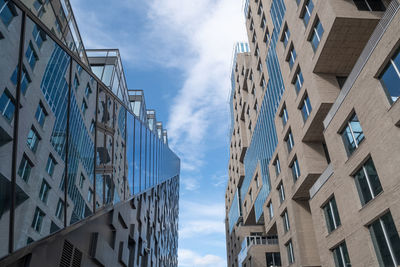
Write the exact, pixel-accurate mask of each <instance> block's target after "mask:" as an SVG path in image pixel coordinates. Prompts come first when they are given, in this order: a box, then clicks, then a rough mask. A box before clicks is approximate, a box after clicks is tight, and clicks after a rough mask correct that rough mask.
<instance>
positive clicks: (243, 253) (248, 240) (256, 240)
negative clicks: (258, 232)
mask: <svg viewBox="0 0 400 267" xmlns="http://www.w3.org/2000/svg"><path fill="white" fill-rule="evenodd" d="M278 244H279V243H278V237H277V236H246V237H245V238H244V239H243V241H242V248H241V250H240V252H239V255H238V261H239V266H241V265H242V263H243V261H244V260H245V259H246V257H247V252H248V251H249V249H250V248H251V247H252V246H256V245H278Z"/></svg>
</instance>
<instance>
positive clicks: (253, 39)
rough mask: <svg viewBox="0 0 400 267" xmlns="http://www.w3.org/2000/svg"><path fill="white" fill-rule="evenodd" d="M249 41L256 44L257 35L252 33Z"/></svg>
mask: <svg viewBox="0 0 400 267" xmlns="http://www.w3.org/2000/svg"><path fill="white" fill-rule="evenodd" d="M251 41H252V42H253V44H255V43H256V41H257V34H256V31H254V32H253V38H252V39H251Z"/></svg>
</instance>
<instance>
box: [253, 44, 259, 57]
mask: <svg viewBox="0 0 400 267" xmlns="http://www.w3.org/2000/svg"><path fill="white" fill-rule="evenodd" d="M259 55H260V49H259V48H258V44H257V45H256V49H255V52H254V56H256V57H258V56H259Z"/></svg>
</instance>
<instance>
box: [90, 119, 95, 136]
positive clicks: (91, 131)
mask: <svg viewBox="0 0 400 267" xmlns="http://www.w3.org/2000/svg"><path fill="white" fill-rule="evenodd" d="M94 128H95V122H94V120H92V122H91V123H90V129H89V131H90V133H91V134H93V133H94Z"/></svg>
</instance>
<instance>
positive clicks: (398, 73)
mask: <svg viewBox="0 0 400 267" xmlns="http://www.w3.org/2000/svg"><path fill="white" fill-rule="evenodd" d="M396 69H397V70H396ZM381 82H382V84H383V86H384V88H385V89H386V94H387V95H388V98H389V100H390V102H391V103H393V102H395V101H396V100H397V99H398V98H399V96H400V53H398V55H397V57H395V58H394V60H393V61H391V62H389V63H388V66H387V69H386V70H385V71H384V73H383V75H382V77H381Z"/></svg>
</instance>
